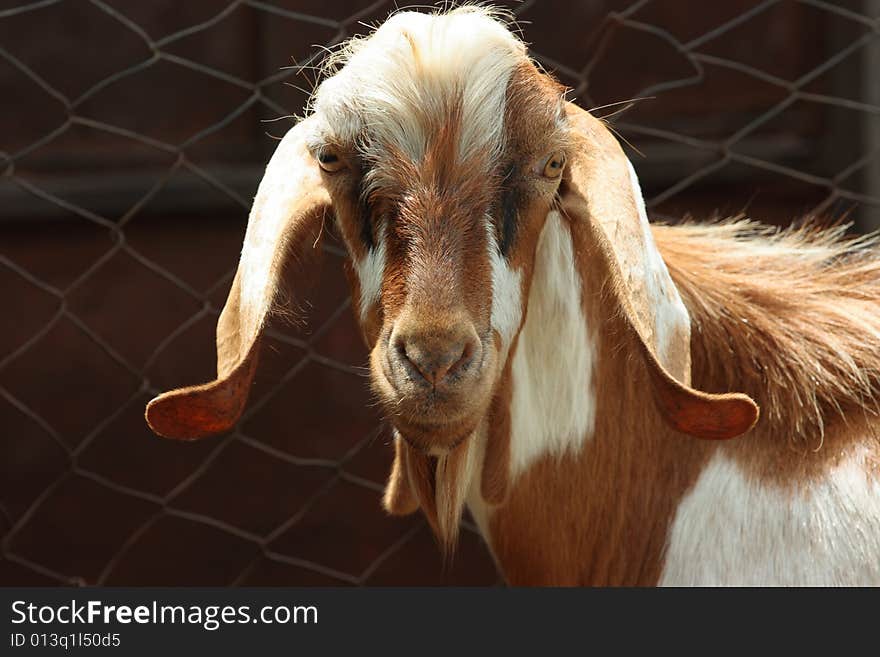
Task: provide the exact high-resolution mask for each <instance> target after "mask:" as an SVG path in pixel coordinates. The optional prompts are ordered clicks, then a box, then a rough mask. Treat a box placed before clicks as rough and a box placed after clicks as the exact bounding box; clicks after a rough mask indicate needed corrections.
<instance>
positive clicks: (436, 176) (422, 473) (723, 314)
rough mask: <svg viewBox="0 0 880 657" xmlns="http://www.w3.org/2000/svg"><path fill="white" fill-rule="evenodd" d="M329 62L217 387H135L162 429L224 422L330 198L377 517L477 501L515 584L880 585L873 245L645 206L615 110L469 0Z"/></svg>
mask: <svg viewBox="0 0 880 657" xmlns="http://www.w3.org/2000/svg"><path fill="white" fill-rule="evenodd" d="M330 73H332V75H331V76H330V77H328V78H327V79H326V80H325V81H324V82H323V83H322V84H321V86H320V87H319V88H318V90H317V92H316V94H315V96H314V98H313V102H312V105H311V115H310V116H309V117H308V118H307V119H304V120H303V121H301V122H300V123H299V124H298V125H297V126H296V127H294V128H293V129H292V130H291V131H290V132H289V133H288V135H287V136H286V137H285V138H284V140H283V141H282V142H281V143H280V145H279V147H278V150H277V151H276V153H275V155H274V156H273V158H272V160H271V162H270V163H269V166H268V168H267V170H266V175H265V177H264V179H263V182H262V183H261V185H260V189H259V191H258V194H257V197H256V199H255V202H254V208H253V210H252V213H251V218H250V222H249V226H248V231H247V234H246V237H245V244H244V248H243V251H242V259H241V265H240V267H239V271H238V274H237V276H236V279H235V281H234V283H233V287H232V290H231V292H230V295H229V300H228V301H227V305H226V307H225V309H224V312H223V314H222V315H221V318H220V322H219V323H218V329H217V346H218V378H217V380H215V381H213V382H211V383H208V384H204V385H201V386H194V387H191V388H184V389H180V390H176V391H172V392H169V393H165V394H164V395H162V396H160V397H158V398H157V399H155V400H153V401H152V402H151V403H150V405H149V406H148V409H147V420H148V422H149V423H150V426H151V427H153V429H154V430H155V431H156V432H157V433H159V434H161V435H165V436H169V437H175V438H182V439H193V438H200V437H203V436H207V435H213V434H217V433H221V432H223V431H227V430H229V429H230V428H231V427H232V426H233V425H234V424H235V422H236V420H237V419H238V417H239V416H240V414H241V412H242V409H243V408H244V404H245V401H246V398H247V391H248V388H249V386H250V382H251V379H252V377H253V372H254V369H255V367H256V362H257V352H258V349H259V342H260V334H261V331H262V327H263V325H264V323H265V320H266V317H267V315H268V314H269V313H270V311H271V309H272V303H273V300H274V298H275V294H276V291H277V287H278V285H279V278H280V275H281V270H282V268H283V266H284V264H285V262H286V261H287V260H288V258H289V257H290V254H293V256H292V257H293V258H294V259H298V258H301V257H302V256H303V255H305V254H306V253H307V252H310V251H313V250H314V248H315V247H316V245H317V244H318V242H319V238H320V235H321V223H322V221H324V219H325V218H330V217H333V218H334V219H335V221H336V224H337V227H338V230H339V233H340V234H341V236H342V238H343V241H344V242H345V245H346V248H347V251H348V254H349V256H350V266H349V274H350V280H351V286H352V298H353V300H354V304H353V305H354V306H355V312H356V316H357V318H358V320H359V322H360V325H361V328H362V330H363V334H364V338H365V340H366V342H367V344H368V345H369V347H370V348H371V358H370V364H371V372H372V382H373V387H374V390H375V392H376V394H377V396H378V398H379V400H380V401H381V403H382V404H383V407H384V409H385V411H386V414H387V416H388V418H389V421H390V422H391V424H392V426H393V427H394V428H395V431H396V438H395V462H394V466H393V470H392V473H391V476H390V478H389V482H388V486H387V490H386V495H385V506H386V508H387V509H388V510H389V511H390V512H391V513H409V512H412V511H415V510H416V509H418V508H421V510H422V511H423V512H424V513H425V515H426V516H427V518H428V520H429V521H430V523H431V525H432V527H433V528H434V530H435V532H436V533H437V535H438V537H439V539H440V540H441V543H442V544H443V545H444V546H445V547H446V548H449V547H451V546H452V544H453V543H454V540H455V537H456V532H457V527H458V523H459V519H460V516H461V513H462V511H463V508H464V506H465V504H466V505H467V506H468V507H469V508H470V511H471V513H472V515H473V516H474V518H475V520H476V522H477V524H478V525H479V527H480V530H481V532H482V534H483V536H484V537H485V539H486V541H487V543H488V544H489V546H490V548H491V550H492V553H493V555H494V556H495V559H496V562H497V564H498V566H499V568H500V570H501V572H502V573H503V574H504V576H505V578H506V580H507V581H508V582H509V583H511V584H515V585H518V584H565V585H577V584H621V585H636V584H638V585H642V584H658V583H659V584H670V585H676V584H679V585H680V584H880V472H878V462H880V443H878V438H877V428H878V426H880V423H878V419H877V397H878V392H880V257H878V254H877V249H876V248H875V245H874V243H873V242H870V241H865V240H863V241H854V242H853V241H850V242H847V241H845V240H844V239H842V237H841V236H840V235H839V231H837V232H833V231H832V232H819V231H812V230H801V231H789V232H786V233H778V234H777V233H771V232H768V231H767V230H764V229H760V228H757V227H755V226H754V225H752V224H748V223H744V222H739V223H727V224H719V225H708V226H698V225H684V226H677V227H671V226H653V227H652V226H650V225H649V224H648V220H647V216H646V213H645V207H644V202H643V200H642V195H641V191H640V189H639V184H638V180H637V177H636V174H635V171H634V170H633V168H632V166H631V165H630V163H629V161H628V160H627V159H626V157H625V155H624V154H623V152H622V151H621V149H620V147H619V145H618V144H617V142H616V141H615V140H614V138H613V137H612V136H611V134H610V133H609V132H608V130H607V129H606V128H605V126H604V125H603V124H602V123H601V122H600V121H598V120H596V119H595V118H594V117H592V116H591V115H590V114H589V113H587V112H584V111H583V110H580V109H579V108H577V107H576V106H574V105H572V104H571V103H567V102H566V101H565V100H564V97H563V94H564V89H563V88H562V87H561V86H560V85H559V84H557V83H556V82H555V81H553V80H552V79H551V78H550V77H549V76H547V75H545V74H543V73H541V72H540V71H539V70H538V69H537V68H536V67H535V65H534V64H533V63H532V62H531V61H530V60H529V58H528V57H527V54H526V50H525V46H524V45H523V44H522V42H520V41H519V40H518V39H517V38H516V37H515V36H514V35H513V34H512V33H511V32H510V31H509V30H508V28H507V27H506V26H505V24H504V23H503V22H502V21H501V20H499V19H498V17H497V16H496V15H495V14H493V13H492V12H490V11H488V10H485V9H480V8H475V7H466V8H460V9H455V10H452V11H449V12H443V13H437V14H422V13H412V12H402V13H398V14H396V15H394V16H393V17H391V18H390V19H389V20H388V21H387V22H386V23H385V24H383V25H382V26H381V27H380V28H379V29H378V30H376V31H375V32H374V33H373V34H372V35H370V36H369V37H366V38H363V39H359V40H355V41H352V42H350V43H349V44H347V45H346V46H345V47H344V48H343V49H342V50H341V51H339V52H338V53H337V54H336V55H334V57H333V58H332V60H331V62H330ZM759 406H760V408H761V415H760V418H758V407H759ZM737 436H738V437H737ZM726 439H732V440H726Z"/></svg>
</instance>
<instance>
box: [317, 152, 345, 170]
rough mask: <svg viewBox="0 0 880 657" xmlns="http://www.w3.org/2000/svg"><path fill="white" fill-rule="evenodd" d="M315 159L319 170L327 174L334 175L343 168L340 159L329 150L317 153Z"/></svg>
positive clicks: (343, 163) (343, 164)
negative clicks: (319, 167)
mask: <svg viewBox="0 0 880 657" xmlns="http://www.w3.org/2000/svg"><path fill="white" fill-rule="evenodd" d="M317 159H318V164H319V165H320V166H321V168H322V169H324V171H326V172H328V173H335V172H337V171H339V170H340V169H342V168H344V167H345V162H343V161H342V158H341V157H339V155H337V154H336V153H334V152H333V151H331V150H329V149H325V150H323V151H321V152H320V153H318V157H317Z"/></svg>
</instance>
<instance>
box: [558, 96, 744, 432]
mask: <svg viewBox="0 0 880 657" xmlns="http://www.w3.org/2000/svg"><path fill="white" fill-rule="evenodd" d="M566 109H567V115H568V122H569V125H570V126H571V128H572V132H573V139H574V144H573V148H572V149H571V150H572V152H571V154H570V162H569V164H568V167H567V170H566V174H565V179H564V180H563V183H562V188H561V199H562V209H563V211H564V212H565V214H566V215H567V216H568V217H569V219H570V220H571V221H573V222H579V223H580V225H581V226H582V227H583V229H584V230H586V231H589V234H590V241H591V242H592V243H593V244H595V245H596V256H597V257H598V259H599V260H601V262H599V263H597V264H598V266H600V267H602V268H603V269H605V272H604V273H605V275H606V276H607V278H608V281H609V289H610V291H611V293H612V297H613V299H614V300H615V301H616V302H617V303H618V304H619V308H618V309H617V310H618V311H619V312H620V313H621V314H622V315H623V316H624V317H625V318H626V320H627V322H628V324H629V325H630V326H631V327H632V329H633V331H634V332H635V334H636V335H637V337H638V341H639V343H640V345H641V350H642V355H643V357H644V361H645V364H646V366H647V368H648V371H649V375H650V380H651V384H652V388H653V395H654V400H655V402H656V405H657V408H658V410H659V411H660V413H661V415H662V416H663V417H664V418H665V419H666V421H667V422H668V423H669V424H670V425H671V426H672V427H673V428H674V429H676V430H678V431H681V432H682V433H686V434H690V435H692V436H696V437H697V438H705V439H711V440H724V439H728V438H733V437H735V436H738V435H740V434H743V433H745V432H746V431H748V430H749V429H750V428H751V427H752V426H753V425H754V424H755V422H756V421H757V419H758V406H757V405H756V404H755V402H754V401H753V400H752V399H751V398H750V397H748V396H747V395H744V394H741V393H730V394H723V395H716V394H709V393H705V392H700V391H699V390H694V389H693V388H691V387H690V386H689V385H688V384H689V383H690V369H691V362H690V319H689V316H688V314H687V310H686V309H685V307H684V305H683V304H682V302H681V298H680V296H679V294H678V290H677V289H676V287H675V284H674V283H673V281H672V279H671V278H670V276H669V272H668V271H667V269H666V265H665V264H664V262H663V259H662V257H661V255H660V253H659V251H658V250H657V246H656V245H655V244H654V239H653V237H652V234H651V229H650V226H649V225H648V219H647V215H646V213H645V209H644V201H643V200H642V195H641V190H640V189H639V184H638V179H637V178H636V176H635V172H634V171H633V169H632V165H631V164H630V163H629V160H628V159H627V158H626V155H625V154H624V153H623V151H622V150H621V148H620V145H619V144H618V143H617V140H616V139H614V137H613V136H612V135H611V133H610V132H609V131H608V129H607V128H605V126H604V125H603V124H602V123H601V122H600V121H599V120H597V119H596V118H594V117H593V116H592V115H590V114H589V113H588V112H585V111H584V110H582V109H580V108H579V107H577V106H576V105H574V104H572V103H568V104H567V108H566Z"/></svg>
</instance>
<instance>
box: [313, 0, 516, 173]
mask: <svg viewBox="0 0 880 657" xmlns="http://www.w3.org/2000/svg"><path fill="white" fill-rule="evenodd" d="M525 56H526V49H525V46H524V44H523V43H522V42H521V41H519V39H517V38H516V37H515V36H514V35H513V34H511V32H510V31H509V30H508V29H507V27H506V26H505V25H504V24H503V23H502V22H501V21H499V20H497V19H495V18H493V17H492V14H491V12H490V11H488V10H486V9H484V8H479V7H463V8H459V9H456V10H453V11H451V12H448V13H444V14H424V13H416V12H401V13H398V14H396V15H394V16H392V17H391V18H389V19H388V20H387V21H386V22H385V23H384V24H383V25H382V26H381V27H380V28H379V29H378V30H376V32H374V33H373V34H372V35H370V36H369V37H366V38H362V39H355V40H353V41H351V42H349V44H348V45H347V46H346V47H345V48H344V49H343V50H341V51H340V52H339V53H338V54H337V55H336V57H335V58H334V59H335V63H336V65H337V66H338V65H339V64H343V66H342V68H341V69H340V70H339V71H338V72H337V73H336V74H335V75H334V76H333V77H331V78H329V79H327V80H325V81H324V82H323V83H322V84H321V85H320V87H319V88H318V91H317V92H316V94H315V98H314V102H313V108H314V110H315V112H316V113H317V114H320V115H322V116H323V117H324V118H325V119H326V121H327V123H328V126H329V130H330V131H331V133H335V134H331V135H328V136H329V137H330V138H336V139H337V140H339V141H340V142H343V143H347V144H351V143H353V142H354V141H355V140H357V139H358V138H359V137H360V138H363V137H367V139H368V141H370V142H371V143H373V145H374V147H375V148H377V149H382V148H386V147H388V146H392V147H395V148H397V149H399V150H400V151H402V152H403V153H405V154H406V155H408V156H409V157H410V158H411V159H412V160H413V161H419V160H421V159H422V158H423V157H424V155H425V151H426V148H427V145H428V143H429V140H430V137H431V135H430V134H426V128H430V127H431V126H433V128H434V129H436V128H437V127H440V126H445V125H447V124H448V115H449V110H450V107H451V101H453V100H456V99H458V100H460V103H461V116H462V119H461V133H460V141H459V157H460V158H466V157H468V156H470V155H472V154H475V153H478V152H480V151H489V153H490V154H491V153H492V152H493V151H497V150H498V149H500V148H501V145H502V141H503V133H502V130H503V116H504V106H505V100H506V92H507V82H508V80H509V79H510V76H511V73H512V72H513V69H514V68H515V67H516V65H517V64H519V63H521V62H522V61H523V58H524V57H525ZM426 118H427V119H428V121H426V120H425V119H426Z"/></svg>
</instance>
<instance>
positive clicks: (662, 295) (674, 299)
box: [627, 160, 690, 382]
mask: <svg viewBox="0 0 880 657" xmlns="http://www.w3.org/2000/svg"><path fill="white" fill-rule="evenodd" d="M627 165H628V166H629V177H630V183H631V185H632V193H633V196H634V197H635V202H636V208H637V209H638V213H639V224H640V226H641V228H642V235H643V237H644V245H645V248H644V251H643V257H642V262H641V263H639V264H640V266H637V268H638V269H641V271H642V273H643V275H644V277H645V289H646V290H647V292H648V296H649V303H650V304H651V307H650V309H649V310H650V312H651V314H653V316H654V326H653V328H654V338H655V341H656V344H655V345H652V346H653V347H654V348H655V351H656V353H657V358H658V360H659V361H660V363H661V364H662V365H663V366H664V367H665V368H666V369H667V370H669V371H670V373H671V374H673V376H675V377H676V378H677V379H679V380H680V381H685V382H687V379H686V378H684V377H689V375H690V373H689V372H680V371H679V370H680V366H679V364H676V363H673V362H671V361H670V347H671V345H672V341H673V340H675V339H676V338H677V337H678V339H681V336H682V335H684V336H686V338H687V339H688V341H689V340H690V315H689V314H688V311H687V308H686V307H685V305H684V302H683V301H682V300H681V296H680V295H679V293H678V288H676V287H675V283H673V281H672V278H671V277H670V276H669V270H668V269H667V268H666V263H665V262H663V258H662V256H661V255H660V251H659V250H658V249H657V245H656V244H655V242H654V235H653V233H652V232H651V225H650V224H649V223H648V213H647V212H646V210H645V199H644V197H643V196H642V188H641V185H640V184H639V178H638V176H637V175H636V170H635V169H634V168H633V165H632V162H630V161H629V160H627ZM689 349H690V347H689V345H685V351H686V352H688V351H689Z"/></svg>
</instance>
